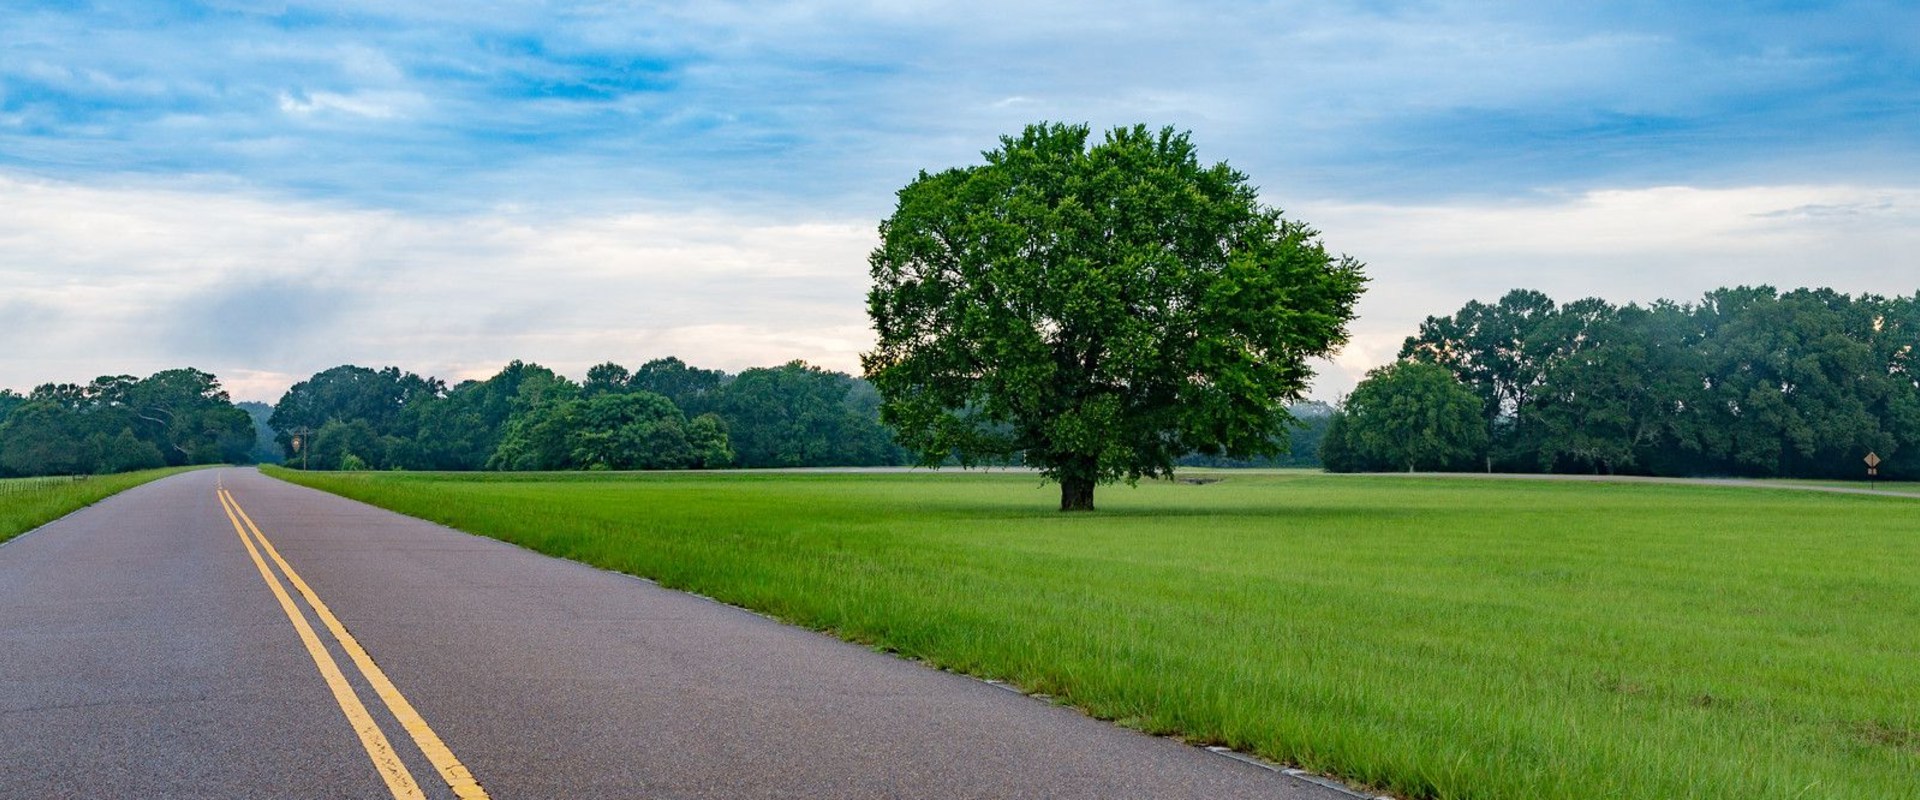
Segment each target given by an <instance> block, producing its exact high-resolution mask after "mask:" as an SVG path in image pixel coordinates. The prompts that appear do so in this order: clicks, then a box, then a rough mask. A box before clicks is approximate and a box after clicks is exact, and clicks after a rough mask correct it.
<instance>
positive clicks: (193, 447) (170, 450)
mask: <svg viewBox="0 0 1920 800" xmlns="http://www.w3.org/2000/svg"><path fill="white" fill-rule="evenodd" d="M8 394H9V397H10V399H9V400H8V401H7V405H8V407H9V411H10V413H8V414H7V415H5V417H4V422H0V474H12V475H62V474H86V473H102V472H121V471H126V470H132V469H147V468H151V467H157V466H163V465H173V466H182V465H191V464H216V463H231V462H239V461H244V460H246V458H247V452H248V450H249V449H251V447H252V444H253V438H254V433H253V425H252V422H251V421H250V420H249V419H248V418H247V415H246V412H244V411H241V410H239V409H238V408H235V407H234V405H233V403H232V401H231V400H230V399H229V398H228V397H227V393H226V391H225V390H224V389H222V388H220V382H219V380H218V379H216V378H215V377H214V376H212V375H210V374H208V373H205V372H201V371H199V370H196V369H173V370H164V371H161V372H157V373H154V374H153V375H151V376H149V377H147V378H144V379H140V378H134V377H133V376H131V375H108V376H102V377H100V378H96V379H95V380H94V381H93V382H91V383H89V384H87V385H85V386H81V385H78V384H45V385H42V386H39V387H36V388H35V389H34V390H33V393H32V394H31V395H29V396H28V397H26V398H20V396H19V395H12V394H11V393H8Z"/></svg>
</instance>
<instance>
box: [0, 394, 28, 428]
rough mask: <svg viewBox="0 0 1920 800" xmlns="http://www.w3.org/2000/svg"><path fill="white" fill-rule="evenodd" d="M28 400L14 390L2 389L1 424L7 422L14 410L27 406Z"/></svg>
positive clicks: (0, 402)
mask: <svg viewBox="0 0 1920 800" xmlns="http://www.w3.org/2000/svg"><path fill="white" fill-rule="evenodd" d="M26 402H27V398H26V397H25V396H24V395H22V394H20V393H19V392H16V391H14V390H12V389H0V423H4V422H6V421H7V417H8V416H10V415H12V414H13V410H14V409H16V408H19V407H20V406H22V405H25V404H26Z"/></svg>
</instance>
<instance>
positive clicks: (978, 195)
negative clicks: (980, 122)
mask: <svg viewBox="0 0 1920 800" xmlns="http://www.w3.org/2000/svg"><path fill="white" fill-rule="evenodd" d="M984 155H985V159H986V163H985V164H983V165H978V166H971V167H964V168H957V169H950V170H946V171H944V172H940V173H938V174H931V175H930V174H926V173H924V172H923V173H921V174H920V176H919V177H918V178H917V179H916V180H914V181H913V182H912V183H911V184H909V185H908V186H906V187H905V188H904V189H902V190H901V191H900V193H899V205H898V207H897V209H896V210H895V212H894V214H893V215H892V216H891V217H889V218H888V219H887V220H885V221H884V222H882V223H881V226H880V236H881V245H880V246H879V248H877V249H876V250H875V251H874V252H873V254H872V256H871V257H870V259H869V263H870V267H871V273H872V278H873V288H872V290H871V291H870V292H869V294H868V313H869V316H870V317H871V318H872V321H873V325H874V329H875V330H876V331H877V333H878V334H879V337H878V338H879V341H878V343H877V344H876V346H875V348H874V350H873V351H872V352H870V353H867V354H866V355H865V356H864V357H863V358H862V364H863V366H864V367H865V370H866V373H867V377H868V378H869V379H870V380H872V381H873V383H874V385H875V386H876V387H878V389H879V391H880V393H881V394H882V395H883V396H884V402H883V403H882V405H881V407H880V411H881V415H882V418H883V419H884V420H885V421H886V422H887V423H888V424H889V425H891V426H893V428H894V430H895V431H896V433H897V436H898V438H899V440H900V442H901V443H902V444H903V445H905V446H906V447H907V448H909V449H910V450H911V451H913V452H914V453H915V455H916V456H917V457H918V458H919V459H920V461H921V462H922V463H924V464H929V465H933V464H939V463H942V462H944V461H946V460H948V459H949V458H958V459H959V460H960V461H961V462H962V463H975V462H978V461H984V460H997V459H1012V458H1018V459H1020V460H1022V461H1023V462H1024V463H1026V464H1027V465H1030V466H1033V467H1037V468H1039V469H1040V470H1041V472H1042V473H1043V474H1044V475H1046V476H1047V477H1048V478H1050V479H1053V480H1056V481H1058V482H1059V483H1060V486H1061V508H1062V509H1063V510H1077V509H1091V508H1092V507H1093V490H1094V486H1095V485H1096V484H1098V483H1103V482H1111V481H1113V480H1117V479H1121V478H1126V479H1128V480H1134V479H1138V478H1140V477H1143V476H1152V475H1160V474H1164V473H1167V472H1169V471H1170V470H1171V469H1172V468H1173V465H1174V461H1175V459H1177V458H1179V457H1181V456H1183V455H1186V454H1188V453H1202V454H1225V455H1229V456H1246V455H1259V454H1267V453H1272V452H1274V451H1275V450H1276V449H1277V447H1278V446H1277V444H1276V442H1277V441H1278V440H1279V439H1280V438H1281V437H1280V435H1281V434H1283V433H1284V431H1285V430H1286V426H1287V425H1288V422H1289V417H1288V415H1287V412H1286V408H1287V405H1288V404H1289V403H1291V402H1292V401H1295V400H1297V399H1299V397H1300V395H1301V392H1302V391H1303V390H1304V388H1305V386H1306V383H1307V380H1308V379H1309V378H1310V377H1311V375H1312V372H1311V370H1310V369H1309V368H1308V366H1307V364H1306V361H1307V359H1309V358H1312V357H1316V356H1323V355H1327V354H1329V353H1331V352H1332V351H1333V350H1334V349H1335V348H1336V347H1338V346H1339V345H1340V344H1341V343H1343V342H1344V341H1345V338H1346V323H1347V321H1348V320H1349V319H1350V318H1351V317H1352V314H1353V306H1354V303H1355V302H1356V301H1357V300H1358V298H1359V296H1360V292H1361V289H1362V285H1363V283H1364V280H1365V279H1364V278H1363V277H1362V275H1361V265H1360V263H1359V262H1357V261H1354V260H1353V259H1351V258H1348V257H1345V256H1335V255H1332V254H1330V253H1329V252H1328V251H1327V250H1326V248H1325V247H1324V246H1323V245H1322V244H1321V243H1320V241H1319V240H1318V238H1317V237H1318V233H1317V232H1316V231H1314V230H1313V229H1311V228H1309V227H1308V226H1306V225H1305V224H1304V223H1301V222H1299V221H1295V220H1289V219H1285V218H1283V217H1282V216H1281V213H1280V212H1279V211H1278V210H1277V209H1273V208H1269V207H1267V206H1264V205H1262V204H1261V203H1260V202H1259V200H1258V196H1257V192H1256V190H1255V189H1254V187H1253V186H1251V185H1250V184H1249V183H1248V182H1247V177H1246V176H1245V175H1243V174H1241V173H1239V172H1237V171H1235V170H1233V169H1232V168H1231V167H1229V166H1227V165H1226V164H1225V163H1217V164H1213V165H1211V166H1209V165H1203V164H1202V163H1201V162H1200V161H1199V159H1198V157H1197V155H1196V153H1195V150H1194V147H1193V144H1192V143H1191V142H1190V141H1189V139H1188V136H1187V135H1186V134H1182V133H1175V132H1174V131H1173V130H1172V129H1170V128H1169V129H1163V130H1160V131H1158V132H1155V131H1149V130H1148V129H1147V128H1145V127H1143V126H1142V127H1132V128H1119V129H1115V130H1113V131H1110V132H1108V133H1107V134H1106V135H1105V137H1104V139H1102V140H1101V141H1100V142H1099V143H1097V144H1093V145H1092V146H1089V130H1088V129H1087V128H1086V127H1084V126H1073V125H1034V126H1030V127H1028V128H1027V129H1026V130H1025V131H1024V132H1022V133H1021V134H1020V135H1019V136H1018V137H1003V138H1002V139H1001V140H1000V147H999V148H997V149H994V150H991V151H988V152H987V153H985V154H984Z"/></svg>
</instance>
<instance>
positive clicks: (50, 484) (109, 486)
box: [0, 467, 193, 542]
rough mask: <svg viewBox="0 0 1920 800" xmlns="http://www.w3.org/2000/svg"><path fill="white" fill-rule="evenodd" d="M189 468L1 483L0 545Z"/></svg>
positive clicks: (30, 479)
mask: <svg viewBox="0 0 1920 800" xmlns="http://www.w3.org/2000/svg"><path fill="white" fill-rule="evenodd" d="M188 469H193V468H192V467H175V468H171V469H150V470H143V471H141V472H123V473H121V474H118V475H92V476H84V477H81V478H79V479H75V478H70V477H65V476H61V477H54V478H8V479H5V480H0V542H4V541H6V540H8V539H12V538H13V537H15V536H19V535H20V534H22V533H26V532H27V531H30V530H33V529H34V528H38V527H40V526H42V525H45V524H47V523H49V522H52V521H54V520H56V519H59V518H61V517H64V516H66V515H68V514H71V513H73V512H74V511H75V510H78V509H81V508H85V507H87V506H90V505H93V504H94V503H98V502H100V501H101V500H104V499H106V498H108V497H111V496H113V495H115V494H119V493H120V492H124V491H126V490H128V489H131V488H133V487H135V486H139V485H140V484H143V483H146V482H148V481H153V480H158V479H160V478H164V477H166V476H168V475H172V474H174V473H177V472H185V471H186V470H188Z"/></svg>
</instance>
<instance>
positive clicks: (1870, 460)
mask: <svg viewBox="0 0 1920 800" xmlns="http://www.w3.org/2000/svg"><path fill="white" fill-rule="evenodd" d="M1877 466H1880V454H1878V453H1868V454H1867V469H1873V468H1874V467H1877Z"/></svg>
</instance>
